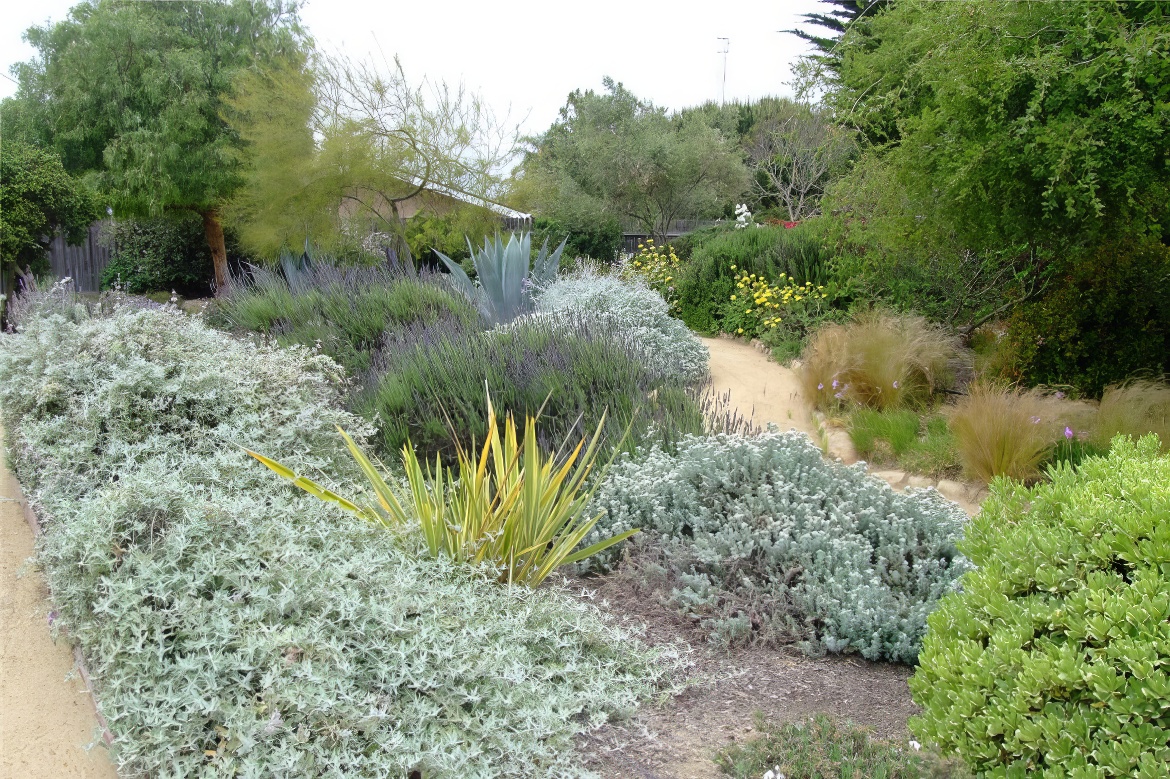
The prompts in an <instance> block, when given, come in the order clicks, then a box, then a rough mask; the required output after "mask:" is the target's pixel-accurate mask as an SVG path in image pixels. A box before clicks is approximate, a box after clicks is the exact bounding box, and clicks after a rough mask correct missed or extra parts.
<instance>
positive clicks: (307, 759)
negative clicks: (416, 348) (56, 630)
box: [0, 304, 677, 779]
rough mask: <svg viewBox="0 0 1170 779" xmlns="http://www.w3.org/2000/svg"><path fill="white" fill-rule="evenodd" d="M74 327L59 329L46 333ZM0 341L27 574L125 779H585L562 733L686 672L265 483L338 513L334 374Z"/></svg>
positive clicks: (262, 361) (322, 361) (122, 316)
mask: <svg viewBox="0 0 1170 779" xmlns="http://www.w3.org/2000/svg"><path fill="white" fill-rule="evenodd" d="M57 310H64V311H66V312H67V313H68V314H69V316H68V317H66V316H63V315H61V314H59V313H56V311H57ZM21 322H22V324H21V327H20V331H19V332H18V333H17V334H15V335H5V336H0V408H3V411H4V415H5V427H6V430H7V433H8V439H9V451H10V457H11V460H12V462H13V463H14V465H15V467H16V470H17V471H18V473H19V475H20V476H21V478H22V480H23V482H24V484H25V486H26V487H27V489H28V495H29V497H30V500H31V502H32V503H33V505H34V506H35V507H36V509H37V511H38V513H39V515H40V517H41V518H42V520H44V522H45V533H44V534H43V536H42V537H41V539H40V541H39V542H38V552H37V559H38V562H39V564H40V566H41V567H42V568H43V570H44V572H45V574H46V577H47V579H48V582H49V585H50V587H51V590H52V595H53V601H54V604H55V606H56V608H57V611H58V614H59V622H58V624H59V625H60V626H62V627H64V629H65V630H67V631H68V635H69V636H70V638H71V639H72V640H74V641H76V642H77V643H78V644H79V645H80V647H81V649H82V651H83V652H84V654H85V657H86V659H87V663H88V665H89V668H90V670H91V672H92V674H93V679H94V685H95V690H96V697H97V699H98V701H99V704H100V706H101V709H102V712H103V713H104V714H105V716H106V718H107V719H108V721H109V725H110V729H111V731H112V732H113V734H114V747H115V751H114V753H113V754H114V756H115V759H116V760H117V761H118V764H119V769H120V771H121V772H122V773H123V774H125V775H128V776H130V775H132V776H139V775H143V776H160V777H161V776H321V777H353V776H403V777H405V776H419V777H423V779H432V778H433V777H448V776H469V777H471V776H485V777H486V776H505V777H508V776H511V777H530V776H557V777H561V776H578V775H585V774H586V773H587V772H586V771H585V770H584V769H583V768H582V767H581V766H580V760H579V759H578V758H577V757H576V756H575V755H574V752H573V748H572V744H573V742H572V737H573V735H574V733H576V732H578V731H580V730H582V729H585V728H589V727H592V726H595V725H598V724H600V723H601V722H603V721H605V720H606V719H608V718H609V717H613V716H623V715H626V714H628V713H629V712H630V711H632V710H633V708H634V707H635V706H636V705H637V704H638V702H639V701H640V700H642V699H644V698H645V697H647V696H649V695H652V694H655V693H656V692H658V691H659V690H660V689H661V684H662V682H663V680H664V678H665V675H667V674H669V673H670V669H671V668H672V667H677V663H676V662H675V660H673V659H672V658H673V657H674V656H673V655H672V654H670V651H669V650H661V651H660V650H655V651H650V650H647V649H646V648H644V647H643V646H642V645H641V644H640V643H638V642H637V641H636V640H635V639H633V638H632V637H631V636H630V635H628V634H627V633H626V632H624V631H623V630H622V629H620V628H618V627H616V626H614V625H612V624H610V623H609V622H608V621H606V620H605V619H604V618H602V617H601V616H600V615H599V614H598V612H596V611H595V610H594V609H592V608H590V607H587V606H583V605H582V604H581V603H580V602H579V601H577V600H575V599H573V598H571V597H569V596H568V595H567V594H565V593H564V592H563V591H561V590H560V589H558V588H557V587H556V586H555V585H554V586H551V587H550V586H546V587H542V588H540V589H539V590H530V589H528V588H524V587H508V586H506V585H499V584H497V583H496V582H494V581H493V580H492V577H491V575H490V573H486V572H484V571H479V570H476V569H475V568H473V567H471V566H457V565H454V564H453V563H452V562H451V561H449V560H447V559H446V558H444V557H439V558H430V557H429V556H427V555H425V554H423V550H422V549H421V548H419V547H418V546H415V545H412V544H410V543H409V541H410V537H409V536H406V537H400V536H395V535H394V534H390V533H387V532H385V531H384V530H383V529H382V528H379V527H377V526H374V525H372V524H370V523H368V522H365V521H363V520H360V519H357V518H353V517H349V516H348V515H346V514H345V513H344V512H341V511H339V510H338V509H336V508H335V507H330V506H328V505H326V504H324V503H322V502H320V501H316V500H313V499H312V498H310V497H309V496H307V495H304V494H302V493H300V492H298V491H296V490H294V489H291V488H289V487H287V486H284V485H282V484H280V482H274V480H273V478H272V475H271V474H270V473H268V472H267V471H265V470H264V469H263V468H260V467H258V466H257V465H256V463H255V462H254V461H253V460H252V459H251V458H250V457H248V455H247V454H246V452H245V451H244V449H243V447H249V448H252V449H257V450H261V451H268V452H274V453H280V455H281V457H282V459H284V461H285V462H286V463H287V464H288V465H290V467H294V468H296V469H297V470H298V471H299V472H301V473H312V474H314V475H315V476H317V477H318V478H320V479H321V480H322V481H323V482H325V483H327V484H329V485H330V486H331V487H332V488H335V489H339V490H340V489H346V488H347V486H348V485H352V483H353V481H354V480H356V479H357V478H360V474H358V473H357V472H356V468H354V466H353V463H352V460H351V458H350V457H349V455H348V453H347V451H346V448H345V446H344V444H343V442H342V441H341V439H340V438H339V437H338V436H337V433H336V428H337V427H338V426H340V427H343V428H345V429H347V430H349V431H351V432H352V433H353V434H354V436H355V439H356V440H357V441H361V440H362V439H363V438H364V437H365V436H366V435H367V434H369V433H370V432H371V431H370V428H369V426H368V424H367V423H365V422H364V421H363V420H362V419H360V418H358V417H355V416H353V415H352V414H349V413H347V412H346V411H344V410H342V409H341V406H340V400H341V394H342V391H343V385H342V370H341V369H340V368H339V366H338V365H337V364H336V363H334V362H333V361H332V360H331V359H329V358H328V357H326V356H324V355H321V354H317V353H314V352H313V351H312V350H311V349H308V348H305V347H301V346H293V347H279V346H276V345H257V344H255V343H250V342H246V341H241V340H237V339H234V338H232V337H230V336H228V335H226V334H224V333H220V332H216V331H214V330H211V329H208V328H207V327H205V326H204V325H203V324H202V323H201V322H200V321H198V320H197V319H193V318H188V317H186V316H184V315H182V314H181V313H178V312H176V311H173V310H169V311H168V310H141V309H138V310H135V309H121V308H119V309H115V310H114V311H113V312H112V314H110V315H108V316H100V315H98V314H97V313H91V314H87V313H86V309H85V308H84V307H79V306H78V305H76V304H70V305H69V306H65V307H51V306H50V307H46V309H45V310H42V311H40V312H39V313H38V312H26V315H25V316H24V317H23V318H22V320H21Z"/></svg>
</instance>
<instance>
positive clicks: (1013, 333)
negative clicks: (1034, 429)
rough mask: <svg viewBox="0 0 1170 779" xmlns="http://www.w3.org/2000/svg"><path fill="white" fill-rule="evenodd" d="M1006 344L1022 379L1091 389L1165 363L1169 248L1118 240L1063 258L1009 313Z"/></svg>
mask: <svg viewBox="0 0 1170 779" xmlns="http://www.w3.org/2000/svg"><path fill="white" fill-rule="evenodd" d="M1008 344H1009V351H1010V352H1011V354H1012V356H1013V357H1014V359H1015V362H1016V366H1017V372H1018V376H1017V377H1018V378H1020V379H1022V380H1024V381H1025V382H1026V383H1028V384H1071V385H1073V386H1075V387H1077V388H1079V389H1081V390H1082V391H1084V392H1086V393H1089V394H1091V395H1100V394H1101V391H1102V390H1103V389H1104V388H1105V386H1106V385H1108V384H1112V383H1114V382H1119V381H1125V380H1126V379H1129V378H1131V377H1132V376H1133V375H1134V374H1135V373H1141V372H1152V373H1155V374H1160V373H1164V372H1166V371H1167V370H1170V247H1167V246H1164V245H1162V244H1161V243H1158V242H1156V241H1144V242H1132V241H1130V242H1122V243H1119V244H1112V245H1106V246H1102V247H1099V248H1097V249H1096V250H1094V251H1093V252H1090V253H1087V254H1084V255H1080V256H1076V257H1074V258H1071V259H1070V260H1068V261H1065V262H1062V263H1061V264H1060V265H1059V266H1058V267H1057V268H1056V269H1055V271H1054V275H1053V279H1052V280H1051V281H1050V282H1049V286H1048V289H1047V291H1046V292H1045V293H1044V294H1043V295H1042V296H1041V297H1039V298H1038V299H1036V300H1035V301H1032V302H1030V303H1026V304H1024V305H1022V306H1020V307H1019V308H1018V309H1016V311H1015V312H1014V313H1013V314H1012V316H1011V318H1010V319H1009V320H1008Z"/></svg>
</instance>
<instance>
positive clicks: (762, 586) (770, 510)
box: [586, 432, 967, 662]
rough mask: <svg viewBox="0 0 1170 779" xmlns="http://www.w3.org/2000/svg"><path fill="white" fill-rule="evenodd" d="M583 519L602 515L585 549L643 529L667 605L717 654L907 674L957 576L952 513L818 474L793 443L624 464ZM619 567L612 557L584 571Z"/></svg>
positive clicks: (845, 476) (803, 448)
mask: <svg viewBox="0 0 1170 779" xmlns="http://www.w3.org/2000/svg"><path fill="white" fill-rule="evenodd" d="M590 510H591V511H598V512H604V514H603V516H602V518H601V520H600V521H599V522H598V523H597V527H596V529H595V531H594V533H595V534H596V538H605V537H609V536H612V535H614V534H615V533H620V532H623V531H625V530H627V529H630V528H642V529H643V530H644V531H646V533H647V534H648V535H652V536H653V537H655V538H656V539H658V540H659V541H660V542H661V544H662V545H663V547H664V552H663V563H660V565H661V566H663V567H665V568H666V569H667V570H668V571H670V572H671V574H672V576H671V579H672V581H673V582H674V583H675V589H674V592H673V594H672V597H671V600H672V602H673V603H674V604H675V605H676V606H677V607H679V608H680V609H681V610H683V611H684V612H686V613H687V614H688V615H690V616H691V618H692V619H694V620H696V621H697V622H699V624H700V625H701V626H703V627H704V628H706V629H707V630H708V631H709V634H710V635H711V636H712V638H713V639H716V640H721V641H729V642H740V641H748V640H753V639H757V640H771V641H803V642H804V645H805V648H806V649H808V650H810V651H821V650H827V651H830V652H845V651H855V652H860V653H861V654H862V655H863V656H865V657H867V658H869V659H875V660H876V659H887V660H897V661H901V662H913V661H914V658H915V657H916V656H917V655H918V648H919V644H920V642H921V638H922V634H923V632H924V631H925V629H926V615H927V614H929V613H930V611H932V610H933V609H934V607H935V605H936V603H937V601H938V599H939V597H941V596H942V595H943V594H944V593H946V592H949V591H950V590H951V588H952V587H953V585H954V582H955V581H956V579H957V578H958V577H959V576H960V575H961V574H962V573H963V572H964V571H966V570H967V563H966V561H965V560H964V558H963V557H962V556H961V555H960V554H959V553H958V551H957V549H956V542H957V541H958V539H959V538H960V536H961V534H962V528H963V524H964V521H965V519H966V516H965V515H964V514H963V511H962V510H961V509H960V508H959V507H958V506H957V505H955V504H953V503H951V502H950V501H947V500H945V499H944V498H942V496H940V495H939V494H938V493H937V492H935V491H933V490H925V491H917V492H911V493H905V494H904V493H900V492H895V491H894V490H892V489H891V488H890V487H889V485H887V484H886V483H885V482H882V481H880V480H878V479H875V478H873V477H870V476H868V475H867V474H866V472H865V467H864V466H863V465H862V466H851V467H846V466H842V465H840V464H837V463H830V462H827V461H826V460H825V459H824V457H823V455H822V453H821V451H820V449H818V448H817V447H816V446H815V445H814V444H813V443H812V442H811V441H810V440H809V439H808V438H807V437H806V436H804V435H802V434H799V433H776V432H769V433H765V434H763V435H760V436H758V437H744V436H734V435H719V436H714V437H694V436H688V437H686V438H684V439H683V440H682V441H681V442H680V443H679V444H678V446H677V452H676V453H675V454H669V453H666V452H663V451H661V450H660V449H652V450H650V451H649V452H643V453H641V454H640V456H638V457H630V456H625V455H623V457H622V458H621V459H620V460H619V461H617V462H615V463H614V464H613V465H612V466H611V468H610V470H609V472H608V474H607V475H606V478H605V480H604V482H603V483H602V484H601V486H600V487H599V488H598V491H597V496H596V497H595V498H594V500H593V504H592V506H591V509H590ZM592 540H594V537H593V536H591V537H589V538H587V539H586V542H587V543H588V542H590V541H592ZM617 561H618V551H617V548H615V549H612V550H608V551H607V552H603V553H602V554H600V555H597V556H596V557H594V558H591V561H590V563H589V564H590V565H591V567H593V568H605V567H612V566H613V565H614V564H616V562H617Z"/></svg>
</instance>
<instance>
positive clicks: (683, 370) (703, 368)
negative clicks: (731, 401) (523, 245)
mask: <svg viewBox="0 0 1170 779" xmlns="http://www.w3.org/2000/svg"><path fill="white" fill-rule="evenodd" d="M536 310H537V311H538V312H541V313H544V314H559V313H561V312H574V313H577V314H580V315H583V316H586V317H589V318H593V319H600V320H602V321H603V322H604V323H605V324H606V325H608V326H609V329H610V330H612V331H613V332H615V333H619V334H621V337H622V340H623V342H624V343H632V344H633V346H634V347H635V348H636V349H637V350H638V352H639V353H640V355H641V357H642V361H643V364H644V365H645V366H646V368H647V370H648V371H649V372H650V373H651V374H652V375H654V376H655V377H659V378H664V379H673V380H679V381H682V382H686V383H696V382H700V381H702V380H703V379H705V378H706V377H707V364H708V359H709V354H708V352H707V347H706V346H704V345H703V342H702V341H700V340H699V339H698V338H697V337H696V336H695V334H694V333H692V332H691V330H690V328H688V327H687V326H686V325H684V324H683V323H682V322H681V321H679V320H677V319H675V318H673V317H671V316H670V313H669V310H668V307H667V304H666V301H665V300H663V299H662V296H661V295H659V294H658V293H657V292H655V291H654V290H652V289H650V288H649V287H647V286H646V285H645V284H643V283H641V282H639V281H637V280H634V279H631V280H628V281H627V280H623V279H621V278H618V277H617V276H613V275H610V274H601V273H598V272H596V271H595V270H591V269H586V270H583V271H581V272H578V273H576V274H573V275H570V276H562V277H561V278H559V279H557V280H556V281H555V282H553V283H552V284H550V285H549V286H548V287H546V288H545V289H543V290H542V291H541V292H540V295H539V297H538V298H537V300H536ZM576 318H577V317H573V318H572V319H570V320H568V321H569V322H572V321H573V320H575V319H576ZM551 321H564V320H560V319H559V318H554V319H552V320H551Z"/></svg>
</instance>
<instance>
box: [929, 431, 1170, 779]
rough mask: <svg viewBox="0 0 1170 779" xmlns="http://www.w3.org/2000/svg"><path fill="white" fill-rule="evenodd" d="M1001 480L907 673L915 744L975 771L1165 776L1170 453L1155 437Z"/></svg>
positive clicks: (1169, 737)
mask: <svg viewBox="0 0 1170 779" xmlns="http://www.w3.org/2000/svg"><path fill="white" fill-rule="evenodd" d="M1049 477H1050V478H1049V480H1048V481H1047V482H1043V483H1041V484H1038V485H1036V486H1035V487H1030V488H1029V487H1024V486H1022V485H1020V484H1019V483H1018V482H1010V481H1008V480H1004V479H1001V480H997V481H996V482H994V483H993V484H992V487H991V496H990V497H989V498H988V499H987V501H985V502H984V504H983V508H982V510H981V511H980V513H979V515H978V516H977V517H975V518H974V519H973V520H971V525H970V527H969V528H968V531H967V535H966V538H965V539H964V541H963V544H962V547H963V550H964V551H965V552H966V553H967V554H968V555H969V556H970V558H971V560H972V561H973V562H974V563H975V564H976V565H977V566H978V567H977V568H976V569H975V570H973V571H972V572H971V573H969V574H967V575H966V577H964V579H963V582H962V584H963V586H962V591H961V592H960V593H956V594H953V595H948V596H947V597H946V598H944V599H943V601H942V603H941V604H940V606H939V609H938V611H936V612H935V613H934V614H932V615H931V617H930V630H929V632H928V633H927V635H926V640H925V641H924V643H923V648H922V655H921V657H920V658H919V659H920V662H921V665H920V666H919V668H918V672H917V673H916V674H915V675H914V677H913V678H912V679H911V680H910V689H911V691H912V692H913V693H914V700H915V701H916V702H917V703H918V704H919V705H920V706H922V714H921V716H919V717H917V718H915V720H913V721H912V722H911V727H912V728H913V729H914V731H915V733H917V734H918V736H919V738H921V739H922V740H923V741H926V742H929V743H934V744H937V745H939V746H940V747H941V748H942V750H943V751H944V752H947V753H957V754H958V755H959V756H961V757H962V758H963V759H964V761H965V762H966V763H967V764H968V765H970V766H971V768H972V769H974V770H975V771H977V772H978V773H979V776H988V777H1016V776H1021V777H1023V776H1033V777H1044V778H1046V779H1047V778H1049V777H1052V778H1054V777H1114V776H1127V777H1138V778H1139V779H1154V778H1155V777H1165V776H1168V775H1170V456H1166V455H1164V454H1161V453H1160V452H1159V441H1158V438H1157V437H1156V436H1147V437H1145V438H1142V439H1141V440H1140V441H1136V442H1135V441H1133V440H1131V439H1128V438H1125V437H1118V438H1116V439H1114V442H1113V448H1112V449H1111V450H1110V452H1109V454H1108V456H1105V457H1090V458H1087V459H1086V460H1083V461H1082V462H1081V463H1080V464H1079V465H1078V466H1077V468H1076V470H1073V469H1072V468H1070V467H1068V466H1062V467H1058V468H1055V469H1053V470H1051V471H1049Z"/></svg>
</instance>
